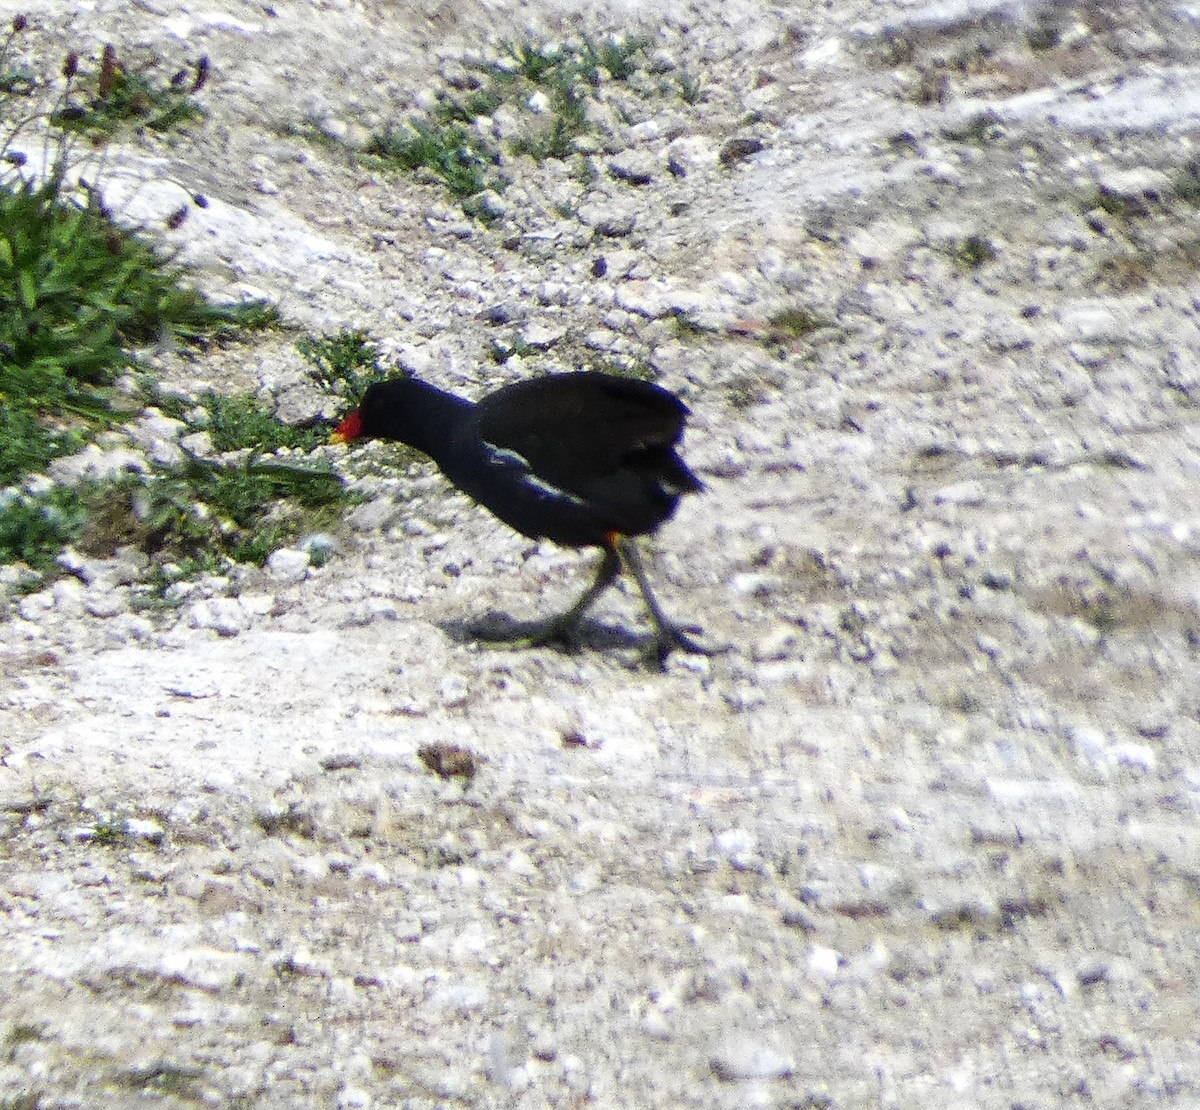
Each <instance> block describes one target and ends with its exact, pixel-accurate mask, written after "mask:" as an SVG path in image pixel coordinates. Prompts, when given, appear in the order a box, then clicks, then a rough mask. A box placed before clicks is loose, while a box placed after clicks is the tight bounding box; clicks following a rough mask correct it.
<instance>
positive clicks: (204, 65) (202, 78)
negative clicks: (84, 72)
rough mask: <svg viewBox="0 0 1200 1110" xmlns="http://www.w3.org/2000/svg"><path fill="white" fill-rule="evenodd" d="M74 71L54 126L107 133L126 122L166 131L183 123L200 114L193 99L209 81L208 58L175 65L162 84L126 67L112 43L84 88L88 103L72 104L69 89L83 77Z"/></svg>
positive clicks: (69, 79)
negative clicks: (91, 84)
mask: <svg viewBox="0 0 1200 1110" xmlns="http://www.w3.org/2000/svg"><path fill="white" fill-rule="evenodd" d="M71 68H73V69H74V70H75V71H74V72H71V73H70V74H69V75H68V77H67V81H68V86H67V89H66V91H65V93H64V95H63V104H62V107H60V108H59V109H58V110H57V111H56V112H55V113H54V114H53V115H52V116H51V122H52V123H53V124H54V125H55V126H56V127H61V128H63V129H65V130H71V131H87V132H92V133H95V134H100V135H111V134H114V133H115V132H116V131H118V130H120V129H121V128H122V127H123V126H125V125H127V124H133V125H134V126H136V127H148V128H150V130H152V131H170V130H172V129H174V128H176V127H179V126H180V125H181V124H184V123H190V122H191V121H193V120H199V119H203V118H204V112H203V111H202V109H201V108H200V106H199V105H198V104H197V103H196V102H195V101H194V100H193V99H192V96H193V95H194V94H195V93H197V92H199V91H200V90H201V89H202V88H203V87H204V85H205V82H206V81H207V80H208V73H209V62H208V58H206V57H203V58H201V59H200V60H199V61H198V62H196V63H195V65H193V66H191V67H189V68H184V69H180V70H178V71H177V72H176V73H175V75H174V76H173V77H171V78H170V80H169V81H168V82H167V83H166V84H156V83H155V82H154V81H153V80H152V79H151V77H150V76H148V75H147V74H145V73H139V72H137V71H135V70H131V69H129V68H128V67H127V66H125V65H123V64H121V62H119V61H118V60H117V51H116V47H114V46H113V45H112V44H111V43H109V44H108V45H107V46H105V47H104V51H103V53H102V54H101V56H100V69H99V70H98V71H97V73H96V79H95V88H94V91H93V90H88V91H89V92H90V96H89V98H88V100H87V103H86V104H79V103H76V102H75V101H74V100H73V98H72V94H73V92H74V91H75V90H76V88H77V87H79V88H81V89H82V86H83V82H82V81H76V77H77V65H76V67H71Z"/></svg>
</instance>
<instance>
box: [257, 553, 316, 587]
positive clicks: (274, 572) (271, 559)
mask: <svg viewBox="0 0 1200 1110" xmlns="http://www.w3.org/2000/svg"><path fill="white" fill-rule="evenodd" d="M308 567H309V558H308V552H307V551H300V550H298V549H297V548H294V547H281V548H279V549H278V550H277V551H272V552H271V554H270V555H268V556H267V570H268V571H269V572H270V573H271V577H272V578H276V579H278V580H280V581H282V582H299V581H301V580H303V578H304V577H305V575H307V574H308Z"/></svg>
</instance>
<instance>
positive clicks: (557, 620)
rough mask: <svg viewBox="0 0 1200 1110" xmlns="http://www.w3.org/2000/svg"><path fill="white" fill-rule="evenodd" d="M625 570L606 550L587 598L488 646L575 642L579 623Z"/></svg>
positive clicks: (499, 637)
mask: <svg viewBox="0 0 1200 1110" xmlns="http://www.w3.org/2000/svg"><path fill="white" fill-rule="evenodd" d="M620 570H621V560H620V558H619V557H618V555H617V552H616V551H615V550H613V549H612V548H608V547H606V548H605V549H604V558H603V559H602V560H601V561H600V566H599V567H597V568H596V577H595V578H594V579H593V580H592V584H591V585H590V586H588V588H587V589H586V590H584V592H583V596H582V597H580V599H579V600H578V601H577V602H575V604H574V605H572V606H571V608H570V609H568V610H567V611H566V612H565V613H562V614H560V615H559V616H557V617H551V618H550V619H549V620H546V621H543V622H542V623H540V624H538V625H535V626H534V627H533V628H532V629H526V630H525V631H522V632H520V633H516V634H514V635H512V636H498V637H495V638H494V639H489V640H487V641H486V642H487V643H489V644H492V645H494V646H497V647H510V648H524V647H541V646H542V645H543V644H550V643H564V644H568V645H569V644H571V643H573V642H574V639H575V635H576V633H577V632H578V631H579V622H580V621H581V620H583V617H584V614H585V613H587V611H588V610H589V609H590V608H591V607H592V606H593V605H594V604H595V602H596V598H598V597H599V596H600V595H601V594H602V593H604V591H605V590H607V589H608V587H609V586H611V585H612V583H613V579H614V578H616V577H617V574H618V573H619V572H620Z"/></svg>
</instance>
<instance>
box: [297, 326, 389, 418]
mask: <svg viewBox="0 0 1200 1110" xmlns="http://www.w3.org/2000/svg"><path fill="white" fill-rule="evenodd" d="M296 346H297V348H298V349H299V351H300V353H301V354H302V355H303V356H304V357H305V358H306V359H307V360H308V362H309V363H310V364H311V366H312V369H310V370H309V374H310V375H311V376H312V378H313V379H314V380H315V381H316V382H317V383H318V384H319V385H321V386H322V387H323V388H324V389H326V390H328V391H329V392H330V393H337V394H339V395H341V396H344V397H346V398H347V399H349V400H355V401H356V400H358V398H359V397H361V396H362V395H363V394H364V393H365V392H366V391H367V388H368V387H369V386H372V385H374V384H375V383H376V382H381V381H383V380H384V379H385V378H386V377H387V376H388V375H387V371H385V370H384V369H383V367H381V366H380V365H379V348H378V346H377V345H376V344H375V343H374V341H372V340H371V339H370V338H369V337H368V335H367V333H366V332H365V331H339V332H328V333H326V334H325V335H322V336H320V337H318V338H313V337H311V336H306V337H305V338H303V339H301V340H300V341H299V342H298V343H297V344H296Z"/></svg>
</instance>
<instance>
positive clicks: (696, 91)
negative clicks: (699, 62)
mask: <svg viewBox="0 0 1200 1110" xmlns="http://www.w3.org/2000/svg"><path fill="white" fill-rule="evenodd" d="M675 85H676V88H678V90H679V99H680V100H682V101H683V102H684V103H685V104H699V103H700V101H702V100H703V99H704V86H703V85H702V84H701V83H700V78H699V77H696V76H695V75H693V74H691V73H688V72H687V71H686V70H684V72H682V73H681V74H680V75H679V76H678V77H677V78H676V79H675Z"/></svg>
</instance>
